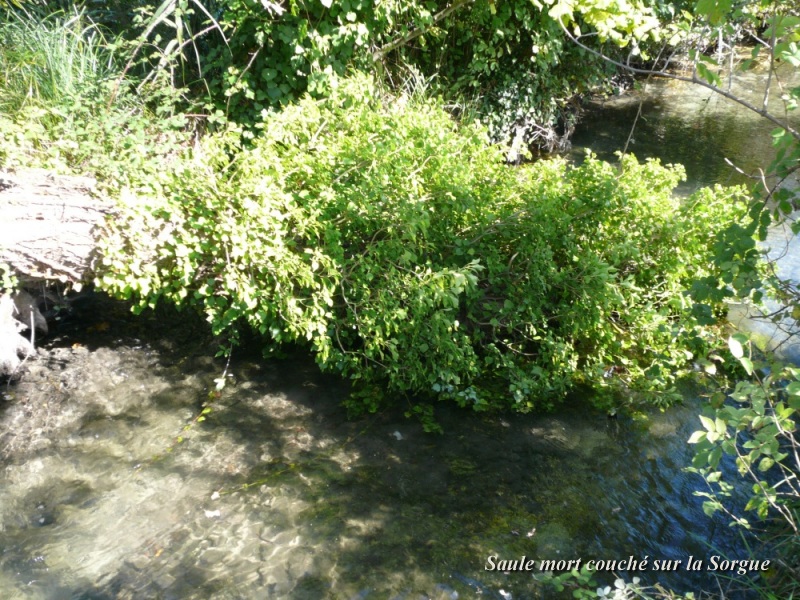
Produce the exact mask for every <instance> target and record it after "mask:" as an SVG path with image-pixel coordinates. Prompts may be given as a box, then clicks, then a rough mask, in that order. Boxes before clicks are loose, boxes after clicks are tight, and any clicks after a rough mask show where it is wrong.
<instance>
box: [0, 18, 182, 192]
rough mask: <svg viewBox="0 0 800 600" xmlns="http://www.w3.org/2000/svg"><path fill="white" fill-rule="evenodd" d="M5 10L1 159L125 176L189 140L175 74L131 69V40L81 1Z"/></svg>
mask: <svg viewBox="0 0 800 600" xmlns="http://www.w3.org/2000/svg"><path fill="white" fill-rule="evenodd" d="M2 13H3V11H2V10H0V166H3V167H6V168H14V167H21V166H39V167H45V168H50V169H56V170H59V171H73V172H74V171H78V172H83V173H87V174H91V175H94V176H97V177H99V178H101V179H102V180H104V181H105V182H107V183H109V184H111V185H124V184H125V182H126V181H128V182H129V181H131V180H132V179H136V178H137V177H144V176H145V175H144V174H145V173H152V172H154V171H156V170H157V169H158V168H159V165H162V166H163V159H164V157H165V156H166V155H169V154H171V153H175V152H177V151H178V150H179V149H180V148H181V147H183V146H185V144H186V141H187V137H188V132H186V131H184V130H185V128H186V119H185V118H184V116H183V114H182V113H181V112H180V111H178V110H176V106H177V103H178V94H179V91H178V90H176V89H175V88H174V87H173V86H172V85H171V82H170V81H169V80H168V76H167V75H165V74H164V73H160V74H159V73H157V74H156V76H152V75H151V76H149V77H148V81H149V84H148V85H147V86H143V85H141V83H142V81H141V80H139V79H137V78H135V77H133V76H132V77H127V76H125V75H124V69H123V67H122V65H125V64H129V63H130V61H131V58H130V44H129V43H126V42H125V41H124V40H123V39H122V38H119V37H115V38H113V39H109V38H107V37H106V36H105V35H104V30H103V29H102V28H101V27H99V26H98V25H97V24H95V23H94V22H93V21H92V20H91V19H89V18H88V17H87V16H86V13H85V12H83V11H81V10H76V9H74V8H73V9H72V10H71V11H70V12H66V11H62V12H57V13H48V12H46V11H45V9H40V10H35V11H34V10H28V11H26V10H7V11H5V13H6V18H5V19H4V20H2V16H1V15H2Z"/></svg>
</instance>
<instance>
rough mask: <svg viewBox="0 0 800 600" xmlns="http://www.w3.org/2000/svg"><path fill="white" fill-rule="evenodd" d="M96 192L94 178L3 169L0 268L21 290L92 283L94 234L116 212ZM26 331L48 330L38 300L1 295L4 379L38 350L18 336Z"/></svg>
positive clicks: (0, 346) (0, 349) (0, 369)
mask: <svg viewBox="0 0 800 600" xmlns="http://www.w3.org/2000/svg"><path fill="white" fill-rule="evenodd" d="M94 190H95V181H94V180H93V179H91V178H89V177H76V176H67V175H54V174H52V173H50V172H47V171H43V170H38V169H36V170H24V171H18V172H13V173H12V172H5V171H0V264H3V265H7V266H9V267H10V268H11V271H12V274H13V275H15V276H16V278H17V280H18V282H19V286H20V287H21V288H28V289H30V290H31V291H32V292H34V295H36V291H35V290H36V289H37V288H38V289H43V286H42V284H47V283H52V282H55V281H58V282H61V283H65V284H69V285H71V286H72V287H76V288H77V287H80V286H81V285H82V284H83V283H86V282H88V281H90V280H91V278H92V276H93V263H94V260H95V256H96V247H97V244H96V241H97V240H96V238H95V235H94V230H95V227H96V226H97V225H99V224H100V223H101V222H102V221H103V219H105V217H106V215H108V214H109V213H110V212H111V210H112V205H111V203H110V202H107V201H105V200H103V199H101V198H100V197H98V196H97V195H96V194H95V191H94ZM0 292H2V290H0ZM25 329H28V331H29V332H31V330H38V331H40V332H42V333H46V332H47V323H46V321H45V320H44V317H43V316H42V315H41V313H40V312H39V310H38V308H37V307H36V303H35V300H34V298H32V297H31V296H30V295H28V294H26V293H25V292H24V291H22V292H20V293H19V294H17V295H16V297H14V298H13V299H12V297H11V296H9V295H6V296H0V376H11V375H13V374H14V372H15V371H16V370H17V368H18V366H19V364H20V361H19V356H26V357H27V356H29V355H30V354H31V353H33V352H34V349H33V345H32V343H31V341H30V340H28V339H26V338H23V337H22V336H21V335H20V333H19V332H20V331H22V330H25Z"/></svg>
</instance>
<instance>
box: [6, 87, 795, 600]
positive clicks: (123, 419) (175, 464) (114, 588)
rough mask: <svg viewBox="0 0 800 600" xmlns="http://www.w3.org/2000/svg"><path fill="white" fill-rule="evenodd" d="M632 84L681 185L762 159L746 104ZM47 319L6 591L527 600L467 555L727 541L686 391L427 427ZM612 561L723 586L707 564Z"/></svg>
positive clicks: (618, 133)
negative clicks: (628, 412) (601, 407)
mask: <svg viewBox="0 0 800 600" xmlns="http://www.w3.org/2000/svg"><path fill="white" fill-rule="evenodd" d="M651 91H653V93H654V96H653V97H652V98H651V99H650V100H648V101H647V102H646V103H645V107H649V108H648V110H647V111H646V112H645V114H644V115H643V118H642V119H641V120H640V123H639V126H638V128H637V131H636V133H635V143H634V144H633V146H631V150H632V151H634V152H635V153H637V155H638V156H639V157H640V158H646V157H647V156H661V157H662V158H663V160H664V162H685V163H687V171H688V173H689V176H690V181H689V182H688V183H687V185H686V189H687V191H688V190H690V189H693V188H694V187H696V186H697V185H700V184H706V183H711V182H730V181H735V180H736V178H737V177H738V176H737V175H736V174H735V173H734V172H732V171H731V170H730V169H729V167H727V166H726V165H725V163H724V160H723V158H724V157H725V156H729V157H731V158H732V159H733V160H734V161H735V162H737V164H740V165H741V166H742V168H744V169H750V168H754V167H753V165H754V164H755V163H754V162H752V161H753V160H756V159H760V157H761V156H762V155H763V154H764V153H769V152H770V148H769V142H768V138H766V137H763V136H762V135H761V134H759V135H758V136H756V135H754V134H753V131H754V130H753V127H755V124H754V122H753V120H752V119H750V118H749V117H748V116H746V115H738V113H737V114H728V111H729V109H728V108H720V109H719V110H718V109H716V108H713V106H714V101H713V99H709V100H706V99H704V95H702V94H701V95H700V96H698V95H697V94H696V93H694V92H692V93H689V94H688V95H687V92H686V90H684V91H680V90H679V89H678V88H677V86H674V84H665V85H664V86H663V87H662V88H653V89H651ZM712 108H713V110H712ZM598 110H600V109H599V108H598ZM631 110H633V113H631V112H630V111H631ZM636 110H638V109H637V107H634V108H633V109H631V108H626V107H625V106H624V103H623V104H620V105H616V104H615V105H614V106H611V105H608V106H606V108H605V109H603V110H602V112H598V113H596V115H595V117H594V118H593V123H592V120H591V119H590V120H589V121H588V123H589V125H587V128H586V129H583V130H578V132H576V140H575V142H576V146H577V145H580V144H581V143H587V144H588V143H591V145H592V146H593V147H594V148H595V149H596V151H598V153H599V154H601V156H602V157H604V158H609V159H611V158H613V156H612V152H613V151H614V150H617V149H619V148H621V147H622V145H624V143H625V139H626V138H627V136H628V130H629V125H630V123H631V122H632V118H633V115H634V114H635V111H636ZM768 130H769V127H768V128H767V132H768ZM584 132H588V133H584ZM761 139H765V140H767V141H764V142H763V147H761V146H760V145H759V144H760V143H761V142H760V141H759V140H761ZM748 161H751V162H748ZM748 165H750V166H748ZM792 254H793V253H792ZM790 268H796V267H794V266H792V267H790ZM54 329H55V330H56V333H55V334H54V335H53V336H52V337H51V338H50V340H49V342H48V343H49V347H48V351H47V353H46V354H45V355H44V356H43V357H42V358H41V359H40V360H39V361H37V362H36V363H34V364H33V365H31V371H30V373H29V374H28V376H27V377H26V379H25V380H24V381H23V382H22V383H21V384H19V385H17V386H12V387H11V388H9V389H8V390H6V392H5V393H6V397H5V402H3V403H0V461H1V462H0V598H3V599H5V598H31V599H48V600H49V599H60V598H76V599H90V598H91V599H112V598H131V599H138V598H170V599H172V598H175V599H179V598H180V599H183V598H197V599H200V598H259V599H260V598H309V599H316V598H347V599H350V598H368V599H369V598H409V599H411V598H414V599H416V598H436V599H440V598H441V599H445V598H447V599H451V600H452V599H454V598H457V597H458V598H472V597H478V596H479V597H484V598H492V597H494V598H498V597H501V596H500V591H501V590H502V591H503V592H504V593H510V594H511V595H512V597H513V598H517V599H521V598H539V597H552V596H542V592H541V590H540V589H539V588H538V587H537V585H536V584H535V582H534V581H533V580H532V578H531V577H530V576H529V575H528V574H525V573H510V574H508V575H504V574H502V573H495V572H487V571H485V570H484V566H485V564H486V561H487V557H489V556H497V557H498V559H509V560H511V559H518V558H520V557H521V556H526V557H527V558H534V559H539V560H542V559H544V560H552V559H562V558H563V559H566V560H570V559H577V558H581V559H582V560H583V561H586V560H589V559H624V558H628V557H629V556H633V557H634V558H637V559H642V558H644V557H645V556H647V557H648V558H649V559H650V561H651V565H652V561H653V560H656V559H658V560H664V559H673V560H684V561H685V560H686V559H687V558H688V557H689V556H690V555H693V556H694V557H695V558H700V559H702V560H704V561H705V562H706V563H708V560H709V559H710V557H711V556H713V555H718V554H727V555H728V556H729V557H730V558H744V557H746V556H747V554H746V552H745V549H744V544H743V542H742V540H740V539H739V538H737V537H736V533H735V532H733V531H732V530H731V529H730V528H728V526H727V522H726V520H725V519H724V518H718V519H714V520H711V519H708V518H707V517H705V515H704V514H703V513H702V508H701V499H700V498H697V497H696V496H694V491H696V490H698V489H702V486H703V485H704V484H703V482H702V481H701V480H700V479H699V478H697V477H695V476H693V475H691V474H687V473H685V472H683V467H685V466H686V465H688V464H689V461H690V458H691V448H689V447H688V446H687V445H686V443H685V440H686V439H687V438H688V437H689V435H690V433H691V431H693V430H694V429H696V428H697V427H698V423H697V419H696V415H697V412H698V401H696V400H693V399H692V395H691V394H687V404H686V406H684V407H679V408H677V409H675V410H672V411H670V412H668V413H665V414H662V413H654V414H651V415H649V417H648V418H647V419H642V420H634V419H630V418H620V419H617V420H614V419H607V418H606V417H605V415H601V414H596V413H592V412H589V411H587V410H585V409H583V408H580V405H578V406H579V407H578V408H575V409H573V410H566V411H564V412H561V413H559V414H558V415H554V416H544V417H531V416H514V417H506V418H503V417H485V416H480V415H471V414H464V413H461V412H459V411H457V410H454V409H451V408H447V407H442V408H441V409H440V411H439V414H438V416H439V419H440V421H441V423H442V425H443V426H444V428H445V431H446V433H445V434H444V435H443V436H432V435H427V434H424V433H423V432H422V431H421V428H420V427H419V426H418V425H417V424H416V423H415V422H413V421H409V420H407V419H405V418H404V417H403V416H402V411H397V412H386V413H380V414H377V415H373V416H370V417H368V418H365V419H360V420H352V421H351V420H348V419H347V418H346V415H345V414H344V412H343V410H342V409H341V408H340V406H339V401H340V399H341V398H342V397H343V395H344V394H345V393H346V389H345V386H344V385H343V384H342V383H341V382H339V381H337V380H336V379H332V378H328V377H325V376H322V375H320V374H319V373H318V371H317V370H316V367H315V366H314V365H313V363H311V362H310V361H309V360H308V359H306V358H294V359H290V360H287V361H283V362H264V361H261V360H257V359H254V358H252V357H248V356H246V355H244V354H241V353H240V354H239V355H237V356H236V357H235V360H234V361H233V364H232V374H233V377H232V378H231V381H230V383H229V385H228V387H227V388H226V389H225V390H224V391H223V392H222V394H221V395H219V396H218V397H209V390H210V389H212V388H213V380H214V378H216V377H218V376H219V375H220V373H221V372H222V370H223V366H224V365H222V364H220V363H218V362H215V361H214V360H213V359H212V358H210V357H211V356H212V355H213V353H214V348H213V347H211V346H210V345H209V343H208V340H207V339H206V338H205V337H204V336H203V335H202V334H199V333H198V331H197V330H196V329H195V328H194V327H193V326H190V325H183V324H182V323H181V322H180V321H176V320H174V318H173V320H172V321H170V322H169V323H161V322H159V321H158V320H156V319H155V317H150V318H149V319H148V318H147V317H143V318H138V319H136V318H133V317H131V316H129V315H128V314H127V313H126V312H125V310H124V307H120V306H119V305H115V304H113V303H108V302H98V304H97V305H95V306H90V307H88V308H87V309H86V310H85V311H84V313H83V315H82V316H81V318H80V319H78V320H76V321H73V322H72V323H71V324H65V325H63V326H62V327H61V328H59V327H54ZM209 401H210V404H209V406H210V407H211V408H212V412H211V413H209V414H208V415H206V416H207V418H206V420H204V421H202V422H199V421H197V417H198V416H199V415H200V413H201V411H202V409H203V406H204V403H206V402H209ZM179 438H183V441H179ZM728 467H730V465H728ZM739 500H741V499H739ZM756 552H757V553H758V552H759V550H757V551H756ZM765 552H766V551H765ZM759 557H760V558H769V556H768V555H767V554H766V553H765V554H763V555H759ZM624 575H625V576H626V577H627V578H628V579H630V577H632V576H633V575H637V576H639V577H641V578H642V580H644V581H645V582H649V583H656V582H658V583H661V584H663V585H665V586H667V587H672V588H676V589H678V590H690V589H695V590H697V589H707V590H718V589H719V588H718V582H717V580H716V578H715V576H714V574H713V573H710V572H708V571H699V572H689V571H686V570H685V569H683V568H680V569H678V570H676V571H674V572H668V573H665V572H662V573H657V572H655V571H653V570H647V571H644V572H639V573H627V574H624ZM719 585H721V586H722V587H723V589H725V588H726V586H728V585H729V582H727V581H725V580H722V581H720V582H719ZM736 586H737V584H734V587H736ZM742 596H745V595H744V594H743V595H742ZM729 597H736V595H735V594H734V595H730V596H729Z"/></svg>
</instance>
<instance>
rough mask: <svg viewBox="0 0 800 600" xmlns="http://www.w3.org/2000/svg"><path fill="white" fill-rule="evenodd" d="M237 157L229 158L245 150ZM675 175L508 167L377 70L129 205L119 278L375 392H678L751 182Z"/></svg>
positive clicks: (212, 144)
mask: <svg viewBox="0 0 800 600" xmlns="http://www.w3.org/2000/svg"><path fill="white" fill-rule="evenodd" d="M231 156H233V159H232V160H230V157H231ZM681 174H682V172H681V170H680V169H679V168H677V167H672V168H664V167H661V166H659V165H658V164H657V163H655V162H652V161H650V162H647V163H645V164H639V163H637V162H636V161H635V159H633V158H630V157H628V158H626V159H624V161H623V164H622V166H621V168H620V169H617V168H614V167H612V166H611V165H608V164H604V163H601V162H599V161H597V160H595V159H593V158H591V157H590V158H589V159H588V160H587V161H586V163H585V164H584V165H583V166H581V167H578V168H573V167H568V166H567V165H566V164H565V163H564V162H561V161H553V162H543V163H539V164H537V165H534V166H530V167H525V168H519V169H510V168H508V167H506V166H504V164H503V160H502V154H501V150H500V148H498V147H493V146H489V145H487V143H486V135H485V132H484V131H483V130H482V129H481V128H479V127H476V126H472V125H469V124H462V125H461V126H458V125H457V124H456V123H455V122H454V121H453V120H452V119H451V118H450V117H449V116H447V114H446V113H445V112H444V111H443V110H442V109H441V108H440V107H439V106H438V105H436V104H435V103H431V102H427V101H423V100H421V99H418V98H413V97H411V98H409V97H402V98H398V99H391V98H390V97H382V96H381V95H380V94H379V93H378V92H377V91H376V89H375V88H374V87H373V86H372V85H371V84H369V83H368V82H367V81H365V80H364V79H356V80H354V81H351V82H348V83H347V84H346V85H342V86H341V87H340V88H339V89H338V90H337V91H335V92H334V93H333V94H332V95H331V96H330V97H329V98H328V99H326V100H325V101H314V100H312V99H310V98H306V99H304V100H302V101H301V102H299V103H298V104H297V105H294V106H291V107H287V108H286V109H285V110H284V111H282V112H281V113H280V114H277V115H273V116H271V117H269V118H268V119H267V120H266V121H265V122H264V123H263V134H262V135H261V136H260V137H259V138H258V139H257V140H255V141H254V143H253V147H252V148H250V149H245V150H242V149H240V148H237V147H235V146H231V145H225V144H224V143H221V141H220V140H219V139H217V138H211V139H208V140H206V143H205V144H204V146H203V150H202V151H201V152H198V153H196V154H195V155H194V156H193V157H192V158H191V159H188V160H187V161H184V162H183V163H182V164H181V166H180V167H179V168H178V169H177V171H176V172H175V174H174V175H169V176H167V177H165V178H163V179H162V180H161V181H159V183H158V186H153V187H152V190H151V191H152V193H153V194H154V196H153V199H152V201H150V202H147V203H145V204H142V205H138V206H127V207H125V212H124V213H123V214H122V215H120V216H119V217H118V218H116V219H115V220H114V223H113V227H112V230H111V232H110V234H109V237H108V238H107V239H106V243H105V245H104V255H105V258H104V276H103V277H102V279H101V281H102V284H103V285H104V286H105V287H106V288H108V289H110V290H112V291H114V292H115V293H117V294H122V295H125V296H131V295H133V296H136V297H138V298H140V299H141V302H142V304H143V305H147V304H154V303H155V302H156V301H157V300H158V299H159V298H161V297H165V298H167V299H168V300H170V301H173V302H175V303H178V304H189V305H192V306H196V307H197V308H199V309H200V310H202V311H203V312H205V313H206V314H207V316H208V319H209V321H210V322H211V324H212V326H213V328H214V331H215V332H216V333H223V332H226V331H231V330H235V328H236V327H238V326H240V325H242V324H244V323H245V322H246V323H248V324H249V325H250V326H252V327H253V328H254V329H256V330H258V331H260V332H261V333H262V334H264V335H267V336H269V338H270V339H271V340H272V343H273V345H278V344H280V343H282V342H287V341H308V343H309V344H310V345H311V347H312V348H313V350H314V351H315V353H316V355H317V358H318V361H319V363H320V364H321V365H322V366H323V367H324V368H326V369H332V370H335V371H338V372H341V373H343V374H344V375H346V376H348V377H349V378H351V379H352V380H353V382H354V384H355V389H356V397H357V398H358V399H359V401H360V402H362V403H363V404H364V406H366V407H368V408H370V409H374V408H375V407H376V406H377V402H378V400H379V398H380V397H381V396H382V395H383V394H384V393H385V392H388V393H389V394H390V395H391V396H397V395H406V394H407V395H412V396H414V397H418V398H425V397H438V398H444V399H452V400H455V401H456V402H458V403H459V404H461V405H466V406H472V407H474V408H476V409H478V410H480V409H486V408H514V409H516V410H522V411H526V410H529V409H531V408H533V407H534V406H543V405H544V406H547V405H549V404H550V402H551V401H552V400H553V399H556V398H559V397H561V396H563V394H564V392H565V391H566V390H567V389H568V388H569V387H571V386H572V385H574V384H575V383H578V382H584V383H587V384H590V385H593V386H595V387H597V388H600V387H603V386H608V385H613V384H617V385H622V384H623V383H624V384H625V385H627V386H630V387H633V388H638V389H661V390H663V389H665V388H666V387H668V384H669V383H670V382H671V381H673V379H674V377H675V376H676V374H677V373H679V372H680V370H681V369H682V368H684V367H685V366H686V364H687V363H688V362H689V361H691V360H692V359H693V358H694V357H695V354H696V353H698V352H702V351H703V341H702V335H701V333H700V332H699V331H698V330H697V328H695V327H694V326H693V324H692V320H691V317H690V312H691V311H690V306H689V305H688V304H687V302H686V300H685V299H684V297H683V295H682V290H683V286H684V285H685V284H686V283H687V282H688V281H689V279H690V278H691V277H693V276H695V275H697V274H699V273H701V272H702V270H703V264H704V258H705V255H706V253H707V251H708V240H709V236H710V232H711V231H713V228H714V227H715V226H718V225H719V224H720V223H723V222H727V221H729V220H732V219H736V218H737V217H738V216H740V215H741V211H740V210H739V209H738V208H737V206H738V205H737V203H736V202H735V199H736V197H737V194H738V193H739V192H737V191H736V190H732V191H726V192H723V191H721V190H718V191H717V193H716V194H714V193H711V192H709V191H704V192H702V193H700V194H698V195H696V196H695V197H693V198H691V199H690V200H689V201H687V202H685V203H679V202H678V201H677V200H675V199H674V198H673V197H672V194H671V191H672V189H673V188H674V186H675V185H676V184H677V183H678V181H679V180H680V178H681Z"/></svg>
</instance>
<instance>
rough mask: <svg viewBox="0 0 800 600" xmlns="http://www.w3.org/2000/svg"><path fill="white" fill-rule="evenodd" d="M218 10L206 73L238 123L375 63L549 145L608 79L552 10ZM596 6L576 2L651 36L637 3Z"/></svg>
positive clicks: (358, 1) (518, 0) (409, 6)
mask: <svg viewBox="0 0 800 600" xmlns="http://www.w3.org/2000/svg"><path fill="white" fill-rule="evenodd" d="M218 4H219V7H220V21H221V23H222V25H223V27H224V29H225V31H227V32H229V37H230V40H229V43H228V45H224V44H222V43H221V42H219V41H217V43H213V44H212V45H211V47H210V51H209V52H208V54H207V56H206V57H205V59H204V65H205V70H204V76H205V79H206V80H207V81H209V83H210V85H211V89H212V98H215V99H216V100H215V101H216V102H218V103H219V99H225V102H224V110H225V112H226V114H227V115H228V116H229V117H231V118H233V119H234V120H236V121H237V122H239V123H245V124H247V123H248V122H250V121H251V120H252V119H253V114H254V111H253V108H255V109H256V111H255V112H256V113H257V111H258V110H260V109H262V108H267V107H273V106H276V105H284V104H286V103H287V102H290V101H292V100H294V99H296V98H298V97H299V96H301V95H302V94H303V93H304V92H306V91H308V92H310V93H312V94H313V95H316V96H323V95H325V94H327V93H328V90H329V89H330V86H331V85H333V84H334V82H335V80H336V78H337V77H339V76H342V75H344V74H345V73H346V72H347V70H348V69H352V68H356V69H359V70H366V71H371V70H373V69H374V68H375V62H376V60H377V61H379V65H378V66H380V67H381V68H383V69H384V70H385V71H386V73H387V74H388V75H389V76H390V78H391V77H392V76H393V75H396V74H397V66H398V65H400V66H401V67H402V66H404V65H410V66H412V67H413V68H414V69H416V70H418V71H419V72H420V73H421V74H422V75H423V76H425V77H428V78H431V77H434V76H435V77H436V79H435V84H436V87H437V89H438V90H440V91H442V92H443V93H444V94H445V95H446V96H448V97H449V98H466V99H469V100H472V99H476V101H477V103H476V104H475V106H476V108H477V109H478V111H479V112H480V114H481V116H482V118H483V119H484V120H485V121H486V122H487V124H488V126H489V129H490V133H491V134H492V137H493V138H494V139H496V140H504V141H505V140H511V139H512V138H514V137H517V138H518V139H519V140H520V141H524V142H526V143H531V142H539V144H540V145H542V146H550V148H551V149H552V147H553V146H554V144H555V143H556V142H557V141H558V140H555V139H553V138H554V137H555V136H556V134H555V132H554V130H553V129H552V128H553V126H554V125H555V124H556V123H558V122H559V121H560V122H561V124H562V126H563V127H566V128H567V129H569V126H570V124H571V119H572V118H573V114H572V113H573V112H574V108H573V109H570V110H567V109H566V108H565V104H566V103H567V102H568V101H569V100H570V99H571V98H572V97H573V96H574V95H575V94H577V93H581V92H585V91H587V90H589V89H591V88H592V87H595V86H598V85H599V84H601V83H602V81H604V80H605V79H606V78H607V76H608V75H609V71H608V69H607V67H606V64H605V63H604V62H603V61H602V60H600V59H599V58H597V57H595V56H592V55H590V54H588V53H586V52H585V51H583V50H582V49H581V48H579V47H577V46H575V45H573V44H571V43H569V42H568V41H567V40H566V38H565V36H564V35H563V33H562V31H561V29H560V27H559V25H558V23H557V21H556V20H555V19H554V18H553V17H551V16H550V14H549V8H550V7H549V6H548V4H547V3H545V4H542V3H539V2H531V1H530V0H515V1H513V2H502V3H495V2H493V1H489V0H477V1H476V2H456V3H454V4H453V6H454V7H455V8H456V10H454V11H453V12H452V13H448V16H447V17H446V18H442V19H440V20H438V21H436V16H437V15H439V14H441V13H442V11H445V9H446V8H447V7H448V6H449V3H446V2H380V3H375V2H371V1H368V0H345V1H343V2H332V3H331V2H316V1H309V2H291V3H289V4H288V5H286V6H285V7H281V6H278V5H277V4H275V3H267V4H266V5H265V6H266V9H265V8H264V6H261V5H260V4H259V3H254V2H247V1H241V0H226V1H225V2H218ZM595 8H596V7H595V6H594V4H593V3H591V2H584V3H580V4H578V5H576V6H575V10H576V13H577V14H578V15H580V13H581V12H585V13H588V14H592V15H594V16H595V20H596V21H598V22H602V23H604V24H605V27H606V32H607V33H609V34H611V33H615V34H616V36H617V37H618V38H621V36H622V34H623V33H634V30H636V31H635V33H636V35H638V36H641V35H644V33H645V32H646V31H647V30H648V29H649V28H651V27H653V26H654V24H655V23H654V22H652V21H650V20H648V19H647V18H645V17H644V11H643V10H642V9H641V8H640V7H638V6H637V5H635V4H631V5H626V6H624V7H608V6H606V7H605V8H604V9H603V11H596V10H593V9H595ZM601 14H602V15H603V17H602V18H600V17H599V16H598V15H601ZM609 23H610V24H609ZM643 23H644V26H643V25H642V24H643ZM637 27H638V29H637ZM416 34H419V35H416ZM404 40H408V41H407V42H405V43H403V42H404ZM597 43H598V44H600V42H599V41H598V42H597ZM613 47H614V45H613V43H612V44H611V49H610V51H611V52H613ZM390 48H391V49H392V51H391V52H388V49H390ZM401 70H402V69H401ZM401 77H402V74H401ZM218 107H220V108H222V107H221V106H219V104H218Z"/></svg>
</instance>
